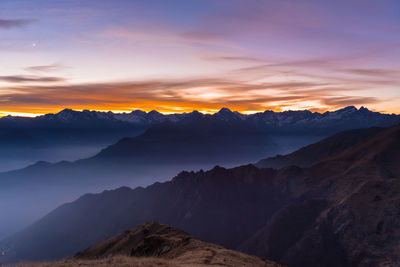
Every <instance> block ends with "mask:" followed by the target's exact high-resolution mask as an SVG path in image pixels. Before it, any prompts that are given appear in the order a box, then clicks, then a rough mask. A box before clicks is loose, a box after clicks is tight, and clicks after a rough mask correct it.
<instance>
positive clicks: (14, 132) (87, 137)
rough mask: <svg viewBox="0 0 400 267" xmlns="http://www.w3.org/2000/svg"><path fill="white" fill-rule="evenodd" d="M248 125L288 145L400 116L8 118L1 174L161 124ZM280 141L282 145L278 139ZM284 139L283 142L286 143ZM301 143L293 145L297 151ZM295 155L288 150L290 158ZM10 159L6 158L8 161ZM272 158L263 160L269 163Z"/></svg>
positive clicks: (89, 150)
mask: <svg viewBox="0 0 400 267" xmlns="http://www.w3.org/2000/svg"><path fill="white" fill-rule="evenodd" d="M199 118H202V119H203V120H207V121H209V122H210V123H225V124H229V125H231V126H234V125H243V124H245V125H246V127H249V128H250V129H252V130H253V131H257V132H258V133H263V134H266V135H269V136H275V137H276V138H275V139H276V140H277V142H281V143H286V142H287V141H288V139H289V141H290V137H293V136H295V135H302V136H304V135H310V136H311V135H312V136H319V137H326V136H329V135H332V134H334V133H337V132H339V131H343V130H348V129H355V128H365V127H372V126H380V127H387V126H392V125H395V124H397V123H399V122H400V116H399V115H394V114H391V115H390V114H381V113H378V112H372V111H369V110H368V109H366V108H363V107H362V108H360V109H357V108H355V107H352V106H350V107H346V108H343V109H340V110H337V111H333V112H325V113H316V112H314V113H313V112H310V111H285V112H273V111H265V112H259V113H256V114H251V115H244V114H241V113H239V112H232V111H230V110H229V109H227V108H222V109H221V110H220V111H219V112H217V113H215V114H202V113H200V112H197V111H193V112H191V113H177V114H167V115H164V114H161V113H159V112H157V111H151V112H144V111H140V110H135V111H132V112H130V113H121V114H119V113H113V112H99V111H89V110H84V111H74V110H71V109H65V110H63V111H61V112H59V113H57V114H46V115H43V116H38V117H35V118H27V117H13V116H6V117H2V118H0V149H1V150H2V151H3V153H2V155H0V172H1V171H4V170H11V169H17V168H21V167H25V166H27V165H28V164H32V163H34V162H36V161H39V160H45V161H51V162H56V161H61V160H77V159H80V158H86V157H88V156H91V155H94V154H95V153H96V152H98V151H99V150H100V149H101V148H104V147H105V146H108V145H111V144H113V143H115V142H117V141H118V140H120V139H122V138H124V137H135V136H138V135H140V134H141V133H143V132H145V131H146V130H147V129H149V128H151V127H153V126H155V125H159V124H162V123H171V124H174V123H180V122H182V121H196V120H198V119H199ZM279 138H280V139H279ZM282 138H283V139H282ZM299 145H304V144H302V143H300V144H299V143H297V142H294V144H292V145H291V146H292V147H294V148H298V146H299ZM289 151H293V149H292V150H284V151H282V153H287V152H289ZM5 155H7V156H5ZM265 156H267V155H264V157H265Z"/></svg>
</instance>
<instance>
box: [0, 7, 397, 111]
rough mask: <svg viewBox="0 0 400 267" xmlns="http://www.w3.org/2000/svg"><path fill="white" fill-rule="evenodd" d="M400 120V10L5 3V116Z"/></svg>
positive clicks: (0, 48)
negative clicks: (363, 111)
mask: <svg viewBox="0 0 400 267" xmlns="http://www.w3.org/2000/svg"><path fill="white" fill-rule="evenodd" d="M349 105H354V106H356V107H360V106H366V107H368V108H369V109H371V110H375V111H380V112H386V113H400V1H398V0H335V1H329V0H219V1H215V0H201V1H199V0H146V1H142V0H140V1H138V0H113V1H111V0H107V1H106V0H0V116H5V115H7V114H12V115H24V116H35V115H38V114H44V113H49V112H57V111H60V110H62V109H64V108H72V109H77V110H82V109H91V110H94V109H95V110H112V111H116V112H123V111H124V112H129V111H131V110H135V109H142V110H145V111H150V110H153V109H155V110H158V111H160V112H165V113H170V112H190V111H192V110H194V109H196V110H199V111H202V112H211V113H212V112H215V111H217V110H219V109H220V108H222V107H228V108H230V109H232V110H237V111H241V112H244V113H252V112H257V111H263V110H267V109H268V110H275V111H282V110H301V109H310V110H312V111H318V112H323V111H327V110H335V109H339V108H342V107H345V106H349Z"/></svg>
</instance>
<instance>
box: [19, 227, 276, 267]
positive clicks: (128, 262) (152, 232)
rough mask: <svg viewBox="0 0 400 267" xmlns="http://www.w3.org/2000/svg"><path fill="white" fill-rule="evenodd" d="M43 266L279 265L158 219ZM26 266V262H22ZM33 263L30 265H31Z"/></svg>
mask: <svg viewBox="0 0 400 267" xmlns="http://www.w3.org/2000/svg"><path fill="white" fill-rule="evenodd" d="M39 264H40V266H49V267H50V266H55V267H57V266H60V267H61V266H63V267H66V266H71V267H72V266H82V265H83V266H161V267H163V266H165V267H168V266H178V267H184V266H194V267H202V266H215V265H216V266H226V267H236V266H243V267H246V266H248V267H253V266H254V267H257V266H260V267H279V266H282V265H280V264H278V263H275V262H272V261H268V260H263V259H260V258H258V257H255V256H250V255H247V254H243V253H240V252H236V251H232V250H228V249H225V248H223V247H221V246H217V245H214V244H211V243H206V242H204V241H201V240H199V239H197V238H195V237H193V236H191V235H189V234H187V233H185V232H183V231H181V230H179V229H177V228H174V227H171V226H169V225H165V224H159V223H157V222H151V223H146V224H142V225H139V226H137V227H135V228H134V229H131V230H126V231H124V232H122V233H120V234H118V235H116V236H113V237H111V238H108V239H106V240H103V241H100V242H99V243H97V244H95V245H93V246H91V247H89V248H87V249H86V250H85V251H83V252H79V253H77V254H76V256H75V257H74V258H71V259H67V260H63V261H60V262H48V263H38V265H39ZM18 266H21V267H24V266H25V265H24V264H23V263H22V264H19V265H18ZM28 266H31V265H28Z"/></svg>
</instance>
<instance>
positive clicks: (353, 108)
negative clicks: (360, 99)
mask: <svg viewBox="0 0 400 267" xmlns="http://www.w3.org/2000/svg"><path fill="white" fill-rule="evenodd" d="M337 111H339V112H354V111H358V109H357V108H356V107H355V106H347V107H345V108H342V109H339V110H337Z"/></svg>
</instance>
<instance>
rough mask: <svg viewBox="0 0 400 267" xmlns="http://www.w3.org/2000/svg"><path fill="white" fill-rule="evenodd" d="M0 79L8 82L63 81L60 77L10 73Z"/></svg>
mask: <svg viewBox="0 0 400 267" xmlns="http://www.w3.org/2000/svg"><path fill="white" fill-rule="evenodd" d="M0 81H3V82H9V83H32V82H34V83H35V82H40V83H48V82H51V83H52V82H62V81H65V79H64V78H61V77H41V76H32V75H30V76H26V75H11V76H0Z"/></svg>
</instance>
